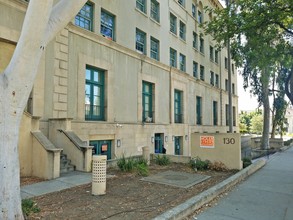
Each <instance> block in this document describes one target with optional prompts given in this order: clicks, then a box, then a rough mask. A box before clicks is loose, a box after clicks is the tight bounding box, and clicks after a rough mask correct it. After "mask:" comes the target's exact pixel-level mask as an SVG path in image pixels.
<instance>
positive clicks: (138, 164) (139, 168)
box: [117, 155, 149, 176]
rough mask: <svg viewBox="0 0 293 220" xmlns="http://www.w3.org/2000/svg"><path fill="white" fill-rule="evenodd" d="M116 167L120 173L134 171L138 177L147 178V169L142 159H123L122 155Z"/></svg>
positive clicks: (145, 162)
mask: <svg viewBox="0 0 293 220" xmlns="http://www.w3.org/2000/svg"><path fill="white" fill-rule="evenodd" d="M117 166H118V167H119V169H120V170H121V171H124V172H132V171H136V172H137V174H138V175H140V176H148V174H149V168H148V164H147V161H146V160H145V159H143V158H138V159H135V158H133V157H129V158H125V156H124V155H123V156H122V157H121V158H120V159H119V160H118V161H117Z"/></svg>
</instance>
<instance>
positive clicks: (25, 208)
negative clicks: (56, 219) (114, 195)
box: [21, 199, 41, 216]
mask: <svg viewBox="0 0 293 220" xmlns="http://www.w3.org/2000/svg"><path fill="white" fill-rule="evenodd" d="M21 207H22V212H23V214H24V215H25V216H29V214H31V213H32V212H33V213H38V212H40V211H41V210H40V208H39V207H38V206H37V204H36V203H35V202H34V201H33V200H31V199H24V200H22V201H21Z"/></svg>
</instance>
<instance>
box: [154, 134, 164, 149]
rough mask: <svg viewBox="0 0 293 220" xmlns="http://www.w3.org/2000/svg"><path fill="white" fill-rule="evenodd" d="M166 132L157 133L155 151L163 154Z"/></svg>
mask: <svg viewBox="0 0 293 220" xmlns="http://www.w3.org/2000/svg"><path fill="white" fill-rule="evenodd" d="M163 140H164V134H155V153H156V154H162V153H163V144H164V142H163Z"/></svg>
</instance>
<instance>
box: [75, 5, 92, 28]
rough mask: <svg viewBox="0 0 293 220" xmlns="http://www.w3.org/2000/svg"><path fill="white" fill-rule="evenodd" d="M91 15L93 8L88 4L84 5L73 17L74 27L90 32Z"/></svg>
mask: <svg viewBox="0 0 293 220" xmlns="http://www.w3.org/2000/svg"><path fill="white" fill-rule="evenodd" d="M92 15H93V6H92V5H91V4H89V3H86V4H85V5H84V6H83V7H82V9H81V10H80V11H79V13H78V14H77V15H76V16H75V25H77V26H79V27H82V28H84V29H87V30H90V31H92V23H93V20H92V17H93V16H92Z"/></svg>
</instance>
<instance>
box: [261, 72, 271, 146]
mask: <svg viewBox="0 0 293 220" xmlns="http://www.w3.org/2000/svg"><path fill="white" fill-rule="evenodd" d="M263 75H265V74H264V73H263ZM263 75H262V79H261V82H262V96H263V97H262V100H263V134H262V141H261V148H262V149H263V150H266V149H268V148H269V135H270V100H269V80H268V79H267V78H268V76H263Z"/></svg>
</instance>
